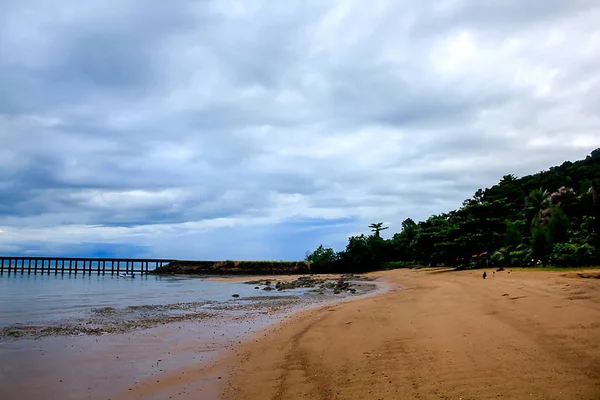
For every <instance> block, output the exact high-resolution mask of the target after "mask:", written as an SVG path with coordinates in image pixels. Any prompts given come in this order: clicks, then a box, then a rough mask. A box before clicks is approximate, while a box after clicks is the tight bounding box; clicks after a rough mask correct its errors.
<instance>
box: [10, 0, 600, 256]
mask: <svg viewBox="0 0 600 400" xmlns="http://www.w3.org/2000/svg"><path fill="white" fill-rule="evenodd" d="M599 65H600V2H598V1H597V0H589V1H588V0H570V1H565V0H531V1H522V0H489V1H481V0H444V1H436V2H424V1H420V0H408V1H379V0H371V1H368V2H365V1H362V0H355V1H342V0H339V1H334V2H328V1H320V0H319V1H317V0H315V1H302V2H300V1H293V0H289V1H272V0H271V1H260V0H245V1H227V0H223V1H217V0H215V1H210V0H202V1H185V0H170V1H162V0H155V1H154V0H87V1H81V0H0V253H4V254H7V253H27V254H41V255H45V254H48V255H50V254H73V255H115V256H152V257H166V258H170V257H173V258H191V259H273V260H279V259H284V260H293V259H302V258H303V257H304V255H305V252H306V251H307V250H309V249H314V248H315V247H316V246H317V245H319V244H320V243H323V244H325V245H327V246H333V247H335V248H337V249H342V248H343V246H344V244H345V242H346V239H347V237H348V236H349V235H351V234H357V233H361V232H367V231H368V229H366V226H367V225H368V224H369V223H371V222H375V221H385V222H386V223H388V224H389V225H390V226H391V229H390V230H389V231H386V232H389V233H390V234H391V233H393V232H395V231H397V230H399V228H400V222H401V221H402V220H403V219H404V218H406V217H412V218H413V219H415V220H422V219H426V218H427V217H428V216H430V215H432V214H435V213H440V212H445V211H449V210H451V209H454V208H457V207H459V206H460V204H461V202H462V200H464V199H465V198H468V197H471V195H472V193H473V192H474V191H475V190H477V189H478V188H480V187H487V186H490V185H492V184H494V183H496V182H497V181H498V180H499V179H500V178H501V177H502V175H505V174H508V173H512V174H515V175H518V176H522V175H526V174H530V173H535V172H537V171H539V170H542V169H545V168H547V167H549V166H552V165H555V164H559V163H562V162H563V161H564V160H577V159H581V158H584V157H585V156H586V155H587V154H589V153H590V152H591V150H593V149H595V148H597V147H600V113H599V112H598V111H599V110H600V69H599V68H598V66H599Z"/></svg>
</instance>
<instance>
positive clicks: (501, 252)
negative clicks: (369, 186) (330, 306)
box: [306, 149, 600, 272]
mask: <svg viewBox="0 0 600 400" xmlns="http://www.w3.org/2000/svg"><path fill="white" fill-rule="evenodd" d="M369 228H371V231H372V234H370V235H364V234H363V235H360V236H352V237H350V238H349V240H348V244H347V245H346V248H345V249H344V250H342V251H339V252H336V251H335V250H333V249H331V248H324V247H323V246H322V245H321V246H319V247H318V248H317V249H316V250H315V251H314V252H312V253H309V254H308V255H307V256H306V261H309V262H311V263H312V267H311V269H312V270H314V271H319V272H321V271H322V272H341V271H344V272H363V271H368V270H374V269H380V268H398V267H411V266H418V265H420V266H447V267H455V268H479V267H507V266H511V267H519V266H533V265H542V266H545V265H555V266H566V267H570V266H583V265H590V264H594V263H596V264H597V263H598V262H599V261H600V254H599V250H600V149H596V150H594V151H593V152H592V153H591V155H589V156H587V157H586V159H585V160H580V161H577V162H569V161H567V162H564V163H563V164H562V165H560V166H557V167H552V168H550V169H549V170H547V171H542V172H539V173H537V174H535V175H529V176H525V177H522V178H516V177H515V176H513V175H505V176H503V177H502V179H501V180H500V182H498V184H496V185H494V186H492V187H491V188H488V189H485V190H483V189H479V190H477V191H476V192H475V194H474V195H473V197H472V198H470V199H467V200H465V201H464V202H463V204H462V207H461V208H459V209H458V210H454V211H450V212H448V213H444V214H439V215H433V216H431V217H430V218H429V219H427V220H426V221H421V222H418V223H416V222H414V221H413V220H412V219H410V218H407V219H405V220H404V221H403V222H402V230H401V231H400V232H398V233H396V234H394V235H393V237H392V238H391V239H383V238H382V237H381V235H380V232H381V231H382V230H384V229H387V227H385V226H383V224H382V223H374V224H371V225H370V226H369Z"/></svg>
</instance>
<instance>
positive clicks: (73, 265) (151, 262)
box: [0, 256, 173, 275]
mask: <svg viewBox="0 0 600 400" xmlns="http://www.w3.org/2000/svg"><path fill="white" fill-rule="evenodd" d="M172 261H173V260H165V259H151V258H148V259H140V258H86V257H21V256H19V257H9V256H0V275H1V274H4V273H8V274H42V275H44V274H46V275H50V274H55V275H58V274H74V275H77V274H83V275H85V274H88V275H92V274H95V275H107V274H110V275H115V274H122V273H125V274H131V273H138V274H147V273H148V272H150V271H153V270H154V269H156V268H158V267H161V266H163V265H165V264H167V263H170V262H172Z"/></svg>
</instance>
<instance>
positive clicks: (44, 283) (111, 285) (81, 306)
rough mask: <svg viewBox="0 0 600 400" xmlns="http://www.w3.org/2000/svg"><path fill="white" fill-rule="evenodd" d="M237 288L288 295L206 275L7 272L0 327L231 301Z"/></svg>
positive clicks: (0, 294)
mask: <svg viewBox="0 0 600 400" xmlns="http://www.w3.org/2000/svg"><path fill="white" fill-rule="evenodd" d="M234 293H237V294H239V295H240V297H241V298H243V297H245V296H257V295H260V296H278V295H289V294H290V292H287V293H286V292H277V291H271V292H268V291H263V290H256V289H254V285H247V284H244V283H233V282H209V281H206V280H204V279H202V278H182V277H159V276H152V275H149V276H140V275H138V276H136V277H135V278H134V279H127V278H119V277H117V276H94V275H92V276H81V275H78V276H74V275H71V276H69V275H27V274H25V275H21V274H16V275H15V274H11V275H7V274H4V275H2V276H0V327H4V326H7V325H11V324H15V323H36V322H43V321H49V320H58V319H62V318H67V317H72V316H77V315H78V314H80V313H84V312H86V311H89V310H91V309H93V308H99V307H115V308H119V307H127V306H135V305H150V304H173V303H187V302H196V301H206V300H209V301H227V300H230V299H231V295H232V294H234Z"/></svg>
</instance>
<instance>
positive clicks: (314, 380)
mask: <svg viewBox="0 0 600 400" xmlns="http://www.w3.org/2000/svg"><path fill="white" fill-rule="evenodd" d="M481 274H482V271H472V272H469V271H464V272H441V271H391V272H386V273H381V274H378V275H383V277H382V279H384V280H387V281H388V282H389V283H390V284H391V285H395V286H396V287H397V289H392V291H391V292H389V293H388V294H385V295H382V296H377V297H370V298H366V299H360V300H356V301H352V302H347V303H342V304H338V305H335V306H330V307H321V308H320V309H317V310H311V311H307V312H303V313H301V314H299V315H296V316H295V317H294V318H292V319H291V320H289V321H287V322H284V323H283V324H280V325H279V326H278V327H276V328H275V329H272V330H271V331H270V332H269V333H267V334H265V335H264V336H262V337H260V338H258V339H255V340H254V341H252V342H250V343H246V344H244V345H242V346H240V347H239V348H237V349H236V351H235V353H234V354H232V355H231V356H230V357H228V358H226V359H224V360H222V361H220V362H219V363H218V364H217V365H216V366H214V367H213V368H209V369H207V370H204V371H201V372H199V375H197V377H196V378H201V376H202V374H208V375H210V374H213V375H214V374H215V371H217V370H219V369H220V370H222V371H223V370H224V371H227V378H228V379H227V380H226V381H225V385H224V388H223V394H222V397H223V398H224V399H227V400H228V399H232V400H233V399H235V400H243V399H328V400H330V399H361V400H365V399H457V400H458V399H461V398H462V399H465V400H466V399H497V398H503V399H600V279H593V278H594V276H598V275H599V274H598V273H597V272H596V273H587V275H584V277H580V276H579V275H578V274H577V273H569V274H567V273H549V272H539V271H533V272H532V271H517V270H515V271H514V272H512V273H511V274H508V273H507V272H496V273H495V274H492V273H491V271H488V274H489V276H488V279H486V280H483V279H482V277H481ZM400 288H401V289H400Z"/></svg>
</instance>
